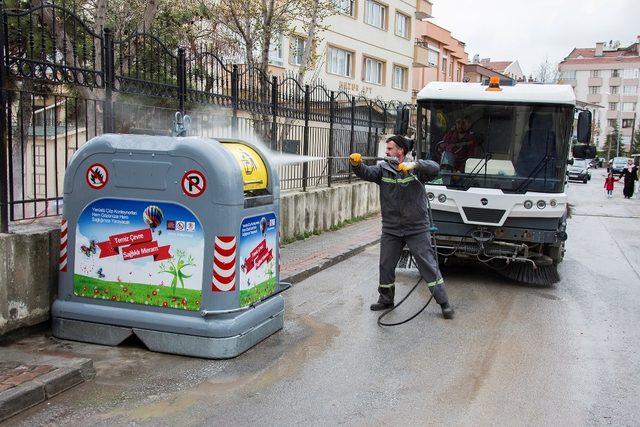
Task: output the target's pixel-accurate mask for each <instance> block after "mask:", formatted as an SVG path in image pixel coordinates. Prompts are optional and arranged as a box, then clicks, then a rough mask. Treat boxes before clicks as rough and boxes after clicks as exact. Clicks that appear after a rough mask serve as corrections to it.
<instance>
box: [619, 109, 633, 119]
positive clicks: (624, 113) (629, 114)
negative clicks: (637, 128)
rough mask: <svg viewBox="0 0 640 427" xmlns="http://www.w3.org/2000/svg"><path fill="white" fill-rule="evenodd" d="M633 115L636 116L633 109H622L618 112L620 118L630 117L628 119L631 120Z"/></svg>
mask: <svg viewBox="0 0 640 427" xmlns="http://www.w3.org/2000/svg"><path fill="white" fill-rule="evenodd" d="M635 117H636V113H635V112H634V111H623V112H622V113H621V114H620V118H621V119H622V120H624V119H630V120H633V119H634V118H635Z"/></svg>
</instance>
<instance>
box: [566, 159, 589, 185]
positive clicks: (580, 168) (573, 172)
mask: <svg viewBox="0 0 640 427" xmlns="http://www.w3.org/2000/svg"><path fill="white" fill-rule="evenodd" d="M567 178H569V181H582V182H583V183H585V184H586V183H587V181H589V180H590V179H591V172H590V171H589V163H588V162H587V160H585V159H573V164H570V165H569V166H568V167H567Z"/></svg>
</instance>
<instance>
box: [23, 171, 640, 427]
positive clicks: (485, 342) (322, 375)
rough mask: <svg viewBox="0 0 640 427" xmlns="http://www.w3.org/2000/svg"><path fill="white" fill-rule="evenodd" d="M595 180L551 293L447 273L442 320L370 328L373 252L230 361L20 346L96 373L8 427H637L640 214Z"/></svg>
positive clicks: (73, 346)
mask: <svg viewBox="0 0 640 427" xmlns="http://www.w3.org/2000/svg"><path fill="white" fill-rule="evenodd" d="M601 179H602V178H601V177H597V176H595V174H594V179H593V180H592V181H591V182H590V183H588V184H586V185H583V184H573V183H572V184H571V185H570V187H569V189H568V194H569V196H570V199H571V201H572V203H574V205H575V207H576V215H575V216H574V217H573V218H572V219H571V220H570V221H569V229H568V233H569V240H568V242H567V254H566V257H565V261H564V262H563V263H562V264H561V267H560V275H561V281H560V283H558V284H557V285H555V286H553V287H549V288H538V287H528V286H520V285H517V284H514V283H511V282H509V281H508V280H507V279H504V278H502V277H500V276H497V275H496V274H494V273H492V272H490V271H487V270H485V269H483V268H481V267H464V268H460V267H451V268H449V269H447V270H445V271H444V277H445V280H446V285H447V287H448V291H449V295H450V298H451V300H452V302H453V304H454V306H455V307H456V311H457V316H456V318H455V319H454V320H452V321H446V320H443V319H442V317H441V315H440V313H439V310H438V307H437V306H430V307H429V308H428V309H427V310H426V312H425V313H423V314H422V315H420V316H419V317H418V318H416V319H415V320H413V321H412V322H411V323H409V324H407V325H404V326H400V327H396V328H379V327H378V326H377V325H376V322H375V320H376V317H377V314H376V313H372V312H371V311H370V310H369V308H368V305H369V303H370V302H371V301H373V300H375V298H376V284H377V274H378V273H377V258H378V246H376V245H374V246H370V247H367V248H366V249H364V250H363V251H362V252H361V253H358V254H357V255H356V256H353V257H351V258H349V260H348V261H347V262H342V263H338V264H336V265H333V266H331V267H330V268H327V269H326V270H324V271H321V272H319V273H317V274H315V275H313V276H310V277H309V278H307V279H306V280H303V281H301V282H300V283H298V284H297V285H296V286H294V287H293V288H292V289H291V290H289V291H287V292H286V293H285V299H286V316H285V327H284V329H283V330H282V331H280V332H278V333H277V334H275V335H273V336H271V337H270V338H268V339H267V340H265V341H264V342H262V343H260V344H259V345H258V346H256V347H255V348H253V349H251V350H249V351H248V352H246V353H244V354H243V355H241V356H239V357H238V358H236V359H232V360H225V361H209V360H200V359H192V358H186V357H179V356H172V355H165V354H157V353H151V352H149V351H147V350H146V349H144V348H142V347H141V345H140V344H139V343H135V342H129V343H126V345H123V346H120V347H114V348H105V347H101V346H93V345H87V344H81V343H73V342H67V341H58V340H53V339H50V338H48V337H45V336H36V337H32V338H30V339H29V340H24V342H25V345H31V346H35V347H37V348H41V349H43V351H56V350H58V351H59V350H61V349H63V348H64V351H66V352H70V353H73V354H75V355H79V356H83V357H89V358H91V359H93V360H94V366H95V368H96V378H95V380H94V381H93V382H88V383H84V384H81V385H80V386H78V387H75V388H74V389H71V390H69V391H67V392H66V393H64V394H61V395H59V396H57V397H54V398H53V399H51V400H50V401H49V402H50V405H48V406H47V407H46V408H45V407H43V406H42V405H40V406H36V407H34V408H32V409H30V410H28V411H26V412H25V413H23V414H20V415H18V416H16V417H14V418H12V419H11V422H12V424H15V425H24V426H27V425H41V424H71V425H75V424H91V425H105V426H106V425H109V426H112V425H131V424H136V425H138V424H142V425H176V424H180V425H202V424H221V425H251V424H258V423H260V424H268V425H299V424H305V425H326V424H348V425H362V424H367V425H369V424H374V425H390V424H393V425H441V424H447V425H474V426H475V425H509V426H514V425H515V426H517V425H635V424H637V420H638V419H640V405H639V404H638V401H637V396H638V395H639V394H640V378H639V377H638V375H637V374H638V366H640V328H638V324H640V311H639V310H638V309H637V307H638V306H640V275H639V274H638V272H639V271H640V251H639V249H640V247H639V246H638V243H637V242H638V241H639V237H640V236H639V235H638V226H639V225H640V219H638V218H636V217H634V216H633V215H632V214H635V213H637V212H638V211H640V201H639V200H635V199H634V200H624V199H622V197H621V195H620V194H618V195H617V197H616V198H615V199H613V200H609V201H603V200H600V199H598V197H601V196H603V193H604V190H603V189H602V188H601V187H602V181H601ZM616 191H617V193H620V192H621V189H617V190H616ZM600 205H602V206H600ZM588 206H593V209H591V210H590V209H588V208H586V207H588ZM591 212H595V214H591ZM620 212H625V213H627V214H629V215H630V217H624V218H620V217H618V215H619V213H620ZM345 230H348V229H345ZM321 238H322V236H320V237H319V238H314V239H321ZM317 241H318V240H315V242H317ZM308 242H314V240H313V239H309V241H308ZM314 244H315V243H314ZM302 258H303V257H302ZM415 280H416V273H415V271H405V272H403V273H402V274H399V275H398V294H399V295H400V296H402V295H403V294H404V293H405V292H406V291H408V289H409V288H410V286H411V285H412V284H413V283H414V282H415ZM416 294H417V295H416V296H415V297H412V298H411V299H410V300H408V301H407V303H406V306H403V307H402V308H401V310H398V311H399V313H397V314H394V318H392V319H389V320H394V319H396V320H398V319H401V318H404V317H405V316H407V315H409V314H411V313H412V312H414V311H415V310H417V309H418V308H419V306H420V305H421V303H423V302H424V301H425V300H426V298H427V297H428V291H427V289H426V288H424V287H421V288H419V290H418V291H417V292H416ZM390 317H391V316H390ZM63 346H64V347H63Z"/></svg>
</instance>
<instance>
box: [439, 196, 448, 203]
mask: <svg viewBox="0 0 640 427" xmlns="http://www.w3.org/2000/svg"><path fill="white" fill-rule="evenodd" d="M438 201H439V202H440V203H444V202H446V201H447V196H445V195H444V194H438Z"/></svg>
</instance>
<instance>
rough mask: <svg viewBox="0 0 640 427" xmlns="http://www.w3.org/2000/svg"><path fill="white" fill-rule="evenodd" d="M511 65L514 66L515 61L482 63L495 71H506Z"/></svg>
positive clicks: (481, 63)
mask: <svg viewBox="0 0 640 427" xmlns="http://www.w3.org/2000/svg"><path fill="white" fill-rule="evenodd" d="M511 64H513V61H490V62H480V65H482V66H483V67H487V68H491V69H492V70H494V71H504V70H505V69H506V68H507V67H508V66H509V65H511Z"/></svg>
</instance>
